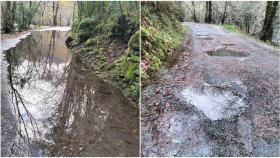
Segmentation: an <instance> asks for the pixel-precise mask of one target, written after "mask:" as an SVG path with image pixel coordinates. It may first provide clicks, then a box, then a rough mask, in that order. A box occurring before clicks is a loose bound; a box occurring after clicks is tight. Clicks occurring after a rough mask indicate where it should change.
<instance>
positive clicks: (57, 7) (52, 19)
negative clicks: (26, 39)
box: [1, 1, 77, 33]
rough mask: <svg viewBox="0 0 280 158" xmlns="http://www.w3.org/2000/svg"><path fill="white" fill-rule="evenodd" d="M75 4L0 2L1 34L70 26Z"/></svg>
mask: <svg viewBox="0 0 280 158" xmlns="http://www.w3.org/2000/svg"><path fill="white" fill-rule="evenodd" d="M76 8H77V7H76V3H72V2H62V1H53V2H46V1H5V2H1V33H9V32H13V31H22V30H26V29H29V28H30V27H32V26H34V25H36V26H70V25H71V24H72V21H73V20H74V18H75V16H76V14H75V12H76V10H77V9H76Z"/></svg>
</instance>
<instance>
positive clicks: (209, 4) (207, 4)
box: [205, 1, 212, 24]
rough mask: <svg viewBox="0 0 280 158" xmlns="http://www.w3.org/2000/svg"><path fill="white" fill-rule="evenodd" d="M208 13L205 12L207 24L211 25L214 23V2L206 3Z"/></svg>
mask: <svg viewBox="0 0 280 158" xmlns="http://www.w3.org/2000/svg"><path fill="white" fill-rule="evenodd" d="M205 9H206V12H205V22H206V23H209V24H210V23H211V21H212V2H211V1H206V8H205Z"/></svg>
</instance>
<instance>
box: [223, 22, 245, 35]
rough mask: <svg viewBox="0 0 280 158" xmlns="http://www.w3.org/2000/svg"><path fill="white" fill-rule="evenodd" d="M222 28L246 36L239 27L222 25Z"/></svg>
mask: <svg viewBox="0 0 280 158" xmlns="http://www.w3.org/2000/svg"><path fill="white" fill-rule="evenodd" d="M222 27H223V28H224V29H226V30H228V31H231V32H235V33H239V34H246V33H245V32H243V31H242V30H240V28H239V27H237V26H235V25H230V24H225V25H222Z"/></svg>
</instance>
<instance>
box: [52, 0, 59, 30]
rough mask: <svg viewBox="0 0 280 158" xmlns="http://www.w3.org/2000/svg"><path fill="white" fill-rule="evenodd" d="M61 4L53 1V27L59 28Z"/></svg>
mask: <svg viewBox="0 0 280 158" xmlns="http://www.w3.org/2000/svg"><path fill="white" fill-rule="evenodd" d="M58 7H59V2H55V1H53V25H54V26H57V13H58Z"/></svg>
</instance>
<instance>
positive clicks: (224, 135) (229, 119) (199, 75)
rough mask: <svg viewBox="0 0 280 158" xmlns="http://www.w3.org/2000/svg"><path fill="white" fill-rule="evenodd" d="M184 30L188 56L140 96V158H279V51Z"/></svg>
mask: <svg viewBox="0 0 280 158" xmlns="http://www.w3.org/2000/svg"><path fill="white" fill-rule="evenodd" d="M184 25H187V26H185V27H188V30H189V32H188V34H187V37H186V40H185V41H184V44H183V48H184V50H185V51H184V52H182V53H181V54H180V55H179V59H178V61H177V63H175V64H172V66H170V67H165V68H162V69H161V70H160V72H159V73H158V74H157V75H155V77H154V80H155V82H151V83H153V84H150V85H148V86H146V87H144V88H143V89H142V105H141V110H142V114H141V116H142V119H141V121H142V123H141V127H142V146H141V147H142V155H143V156H280V153H279V151H280V144H279V130H280V128H279V114H280V111H279V97H280V95H279V79H280V76H279V71H280V70H279V68H280V65H279V64H280V63H279V60H280V58H279V54H278V53H279V49H276V48H273V47H271V46H268V45H266V44H263V43H261V42H259V41H256V40H254V39H251V38H249V37H246V36H244V35H238V34H235V33H232V32H228V31H226V30H224V29H223V28H221V27H219V26H216V25H208V24H195V23H187V24H184Z"/></svg>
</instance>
